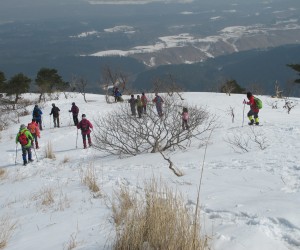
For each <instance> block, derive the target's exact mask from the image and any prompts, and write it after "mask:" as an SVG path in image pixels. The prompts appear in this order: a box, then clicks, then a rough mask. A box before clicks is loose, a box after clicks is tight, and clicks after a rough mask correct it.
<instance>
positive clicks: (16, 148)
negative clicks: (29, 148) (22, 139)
mask: <svg viewBox="0 0 300 250" xmlns="http://www.w3.org/2000/svg"><path fill="white" fill-rule="evenodd" d="M17 156H18V143H17V144H16V159H15V165H17Z"/></svg>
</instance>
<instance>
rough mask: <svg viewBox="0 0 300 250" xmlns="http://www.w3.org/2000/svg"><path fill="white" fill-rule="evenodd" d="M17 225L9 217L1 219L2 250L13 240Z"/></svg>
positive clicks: (0, 242) (0, 239)
mask: <svg viewBox="0 0 300 250" xmlns="http://www.w3.org/2000/svg"><path fill="white" fill-rule="evenodd" d="M16 225H17V223H16V222H15V221H13V220H12V219H11V218H10V217H9V216H2V217H0V249H4V248H5V247H6V246H7V244H8V241H9V239H10V238H11V236H12V234H13V232H14V230H15V229H16Z"/></svg>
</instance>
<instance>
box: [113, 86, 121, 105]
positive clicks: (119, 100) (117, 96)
mask: <svg viewBox="0 0 300 250" xmlns="http://www.w3.org/2000/svg"><path fill="white" fill-rule="evenodd" d="M114 97H115V102H123V98H122V94H121V92H120V90H119V89H118V88H115V92H114Z"/></svg>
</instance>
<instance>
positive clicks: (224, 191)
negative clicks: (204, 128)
mask: <svg viewBox="0 0 300 250" xmlns="http://www.w3.org/2000/svg"><path fill="white" fill-rule="evenodd" d="M183 96H184V98H185V102H187V103H188V104H197V105H201V106H206V107H207V109H208V110H209V111H210V112H211V114H215V115H217V117H218V122H219V126H218V128H217V129H216V130H215V131H214V132H213V133H212V137H211V139H210V141H209V144H208V148H207V155H206V159H205V164H204V172H203V183H202V188H201V197H200V200H201V217H202V218H203V220H202V225H203V229H204V230H205V232H206V234H207V235H209V236H210V237H211V238H212V242H211V243H212V246H213V247H212V249H216V250H240V249H247V250H249V249H255V250H257V249H264V250H274V249H280V250H284V249H293V250H295V249H299V248H300V210H299V204H300V195H299V194H300V156H299V151H300V140H299V138H300V119H299V115H300V105H296V106H295V107H294V108H293V109H292V110H291V112H290V114H288V113H287V111H286V109H284V108H283V106H284V100H277V99H274V98H270V97H266V96H262V97H261V99H262V101H263V103H264V107H263V109H262V110H261V112H260V114H259V116H260V123H261V124H262V126H258V127H249V126H248V125H247V117H246V114H247V112H248V107H246V109H245V113H244V114H245V121H244V126H242V125H243V107H244V106H243V104H242V101H243V100H244V98H245V96H244V95H232V96H228V95H225V94H219V93H218V94H217V93H184V94H183ZM28 98H33V99H34V98H35V97H34V96H33V95H30V96H28ZM87 99H88V103H84V101H83V98H82V96H80V95H77V96H75V95H74V96H73V97H70V98H69V99H64V98H63V97H61V98H60V100H58V101H50V102H47V103H46V104H45V106H44V108H43V112H44V116H43V121H44V130H43V131H42V136H41V139H40V146H41V147H40V149H38V150H36V156H37V157H35V154H34V159H35V161H34V162H33V163H30V164H28V165H27V166H25V167H24V166H22V160H21V151H20V147H18V151H17V162H16V163H17V164H16V165H15V157H16V145H15V135H16V133H17V132H18V130H19V126H20V124H21V123H24V124H27V123H28V122H30V120H31V116H30V115H28V116H25V117H22V118H21V123H20V124H13V125H11V126H10V127H9V128H7V130H5V131H2V132H1V137H0V138H1V140H0V152H1V155H2V158H1V159H2V160H1V163H0V167H1V169H0V170H2V171H1V173H2V175H1V176H0V204H1V210H0V218H1V220H2V221H3V218H9V221H10V222H15V223H16V228H15V230H13V232H12V235H11V238H10V239H9V241H8V244H7V247H6V248H5V249H9V250H20V249H22V250H29V249H30V250H32V249H43V250H53V249H68V247H69V246H70V244H71V243H72V242H74V243H76V244H75V245H76V247H75V249H89V250H94V249H104V248H108V249H110V244H111V242H112V238H113V235H114V226H113V224H112V220H111V210H110V208H109V206H108V204H107V200H108V199H109V197H111V196H112V194H113V190H115V189H118V187H120V185H124V184H125V185H126V186H128V188H129V189H132V190H135V189H136V188H138V187H139V186H140V183H142V182H143V181H144V180H149V179H150V178H152V176H153V175H154V176H157V177H161V178H162V179H163V180H165V181H166V182H167V183H168V184H169V185H170V186H171V187H174V190H175V189H177V190H179V191H180V192H182V193H183V195H184V196H185V198H186V203H187V206H190V207H194V205H195V203H196V197H197V187H198V184H199V179H200V174H201V166H202V161H203V157H204V150H205V149H204V147H199V146H198V145H197V144H200V143H199V142H198V143H197V142H195V143H192V145H193V146H192V147H191V148H188V149H187V150H182V151H180V150H177V151H176V152H168V156H169V157H171V159H172V161H173V162H174V163H175V165H176V166H177V167H178V168H179V169H180V170H181V171H183V172H184V176H183V177H176V176H175V175H174V174H173V173H172V172H171V171H170V170H169V169H168V163H167V162H166V161H164V159H163V158H162V157H161V156H160V154H143V155H138V156H135V157H126V158H122V159H120V158H118V157H115V156H107V154H104V153H101V152H99V151H96V150H95V149H94V148H89V149H87V150H84V149H83V147H82V140H81V138H80V135H79V136H78V141H77V142H78V148H76V138H77V130H76V128H75V127H74V126H73V125H72V121H71V116H70V114H69V112H68V110H69V109H70V108H71V103H72V102H73V101H75V102H76V104H77V105H78V106H79V108H80V115H81V114H82V113H85V114H86V115H87V118H88V119H89V120H90V121H91V122H93V119H94V118H96V117H97V116H105V115H106V114H107V113H108V112H111V111H112V110H113V109H115V108H117V105H116V104H107V103H106V102H105V98H104V96H101V95H92V94H89V95H87ZM292 101H293V102H294V103H297V102H299V99H293V100H292ZM52 102H54V103H55V104H56V106H58V107H59V108H60V110H61V127H60V128H55V129H54V128H53V123H52V126H51V129H50V121H51V122H52V120H50V117H49V113H50V109H51V103H52ZM275 102H277V106H278V109H272V107H271V105H272V104H275ZM123 105H128V103H124V104H123ZM32 108H33V107H32ZM232 108H233V111H234V114H235V119H234V123H232V117H231V115H230V110H232ZM234 138H239V139H240V140H244V141H248V146H247V150H248V152H246V151H243V150H241V148H240V147H237V148H235V149H233V147H234V146H235V145H234V144H235V143H233V142H234V141H235V139H234ZM250 138H252V139H250ZM249 139H250V140H249ZM92 140H93V133H92ZM49 142H51V144H52V146H53V152H54V155H55V159H46V158H45V157H44V154H45V148H46V146H47V144H48V143H49ZM229 142H231V143H229ZM91 166H92V167H93V169H94V170H95V172H96V175H97V183H98V185H99V187H100V189H101V194H100V193H99V194H95V193H92V192H91V191H90V190H89V189H88V187H87V186H86V185H84V184H83V183H82V176H83V174H84V172H85V171H86V170H87V169H88V168H90V167H91ZM3 170H4V171H3ZM46 194H51V195H52V197H53V201H52V202H51V203H50V204H49V205H46V204H45V195H46ZM43 202H44V204H43Z"/></svg>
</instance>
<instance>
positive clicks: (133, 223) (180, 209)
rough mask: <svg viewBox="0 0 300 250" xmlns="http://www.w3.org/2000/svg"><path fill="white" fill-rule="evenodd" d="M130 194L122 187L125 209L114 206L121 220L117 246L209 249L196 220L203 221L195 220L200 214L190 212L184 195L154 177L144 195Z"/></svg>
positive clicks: (187, 249) (114, 211)
mask: <svg viewBox="0 0 300 250" xmlns="http://www.w3.org/2000/svg"><path fill="white" fill-rule="evenodd" d="M124 193H126V194H124ZM130 197H131V195H130V194H129V192H128V190H126V189H124V188H121V191H120V192H119V195H117V201H119V202H120V203H119V205H120V209H121V210H123V211H118V210H116V207H117V205H114V206H113V213H114V214H113V217H114V219H115V221H116V222H117V223H116V239H115V244H114V249H118V250H119V249H120V250H121V249H124V250H125V249H170V250H171V249H180V250H195V249H197V250H204V249H209V246H208V238H207V237H202V236H201V227H200V224H199V223H196V224H195V223H194V221H198V222H199V221H200V219H199V218H198V220H195V216H199V214H197V215H195V214H193V213H192V211H189V210H188V209H187V208H186V206H185V202H184V200H183V198H182V196H181V195H180V194H174V193H173V192H172V190H171V189H170V188H168V187H167V186H166V185H165V184H163V183H161V182H160V183H157V182H156V181H155V180H154V179H153V180H151V181H150V182H149V183H146V184H145V190H144V194H143V195H142V197H139V199H136V198H137V197H134V198H133V199H132V198H130ZM116 211H117V213H116ZM116 218H117V219H116Z"/></svg>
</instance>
